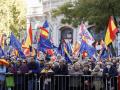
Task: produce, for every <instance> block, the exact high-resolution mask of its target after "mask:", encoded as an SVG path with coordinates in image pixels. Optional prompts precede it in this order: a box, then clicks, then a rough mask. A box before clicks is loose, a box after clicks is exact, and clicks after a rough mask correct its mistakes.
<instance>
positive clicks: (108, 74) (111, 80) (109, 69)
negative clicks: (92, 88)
mask: <svg viewBox="0 0 120 90" xmlns="http://www.w3.org/2000/svg"><path fill="white" fill-rule="evenodd" d="M117 75H118V72H117V68H115V67H114V66H113V64H112V63H111V62H107V65H106V67H105V68H104V69H103V77H104V84H106V81H107V87H104V88H107V89H108V90H110V88H109V86H111V88H116V89H117V87H116V86H115V85H117V84H116V81H115V79H116V78H115V76H117ZM105 86H106V85H105ZM116 89H115V90H116Z"/></svg>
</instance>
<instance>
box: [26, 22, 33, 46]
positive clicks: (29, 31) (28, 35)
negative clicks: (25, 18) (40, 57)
mask: <svg viewBox="0 0 120 90" xmlns="http://www.w3.org/2000/svg"><path fill="white" fill-rule="evenodd" d="M30 46H32V25H31V23H30V27H29V29H28V31H27V38H26V41H25V47H27V48H29V47H30Z"/></svg>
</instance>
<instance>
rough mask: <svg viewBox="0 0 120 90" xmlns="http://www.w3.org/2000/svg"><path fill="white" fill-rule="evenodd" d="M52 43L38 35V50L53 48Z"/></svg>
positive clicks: (43, 50)
mask: <svg viewBox="0 0 120 90" xmlns="http://www.w3.org/2000/svg"><path fill="white" fill-rule="evenodd" d="M53 48H54V45H53V44H52V43H51V42H50V40H49V39H46V38H44V37H42V36H40V40H39V42H38V48H37V49H38V51H42V52H46V50H47V49H53Z"/></svg>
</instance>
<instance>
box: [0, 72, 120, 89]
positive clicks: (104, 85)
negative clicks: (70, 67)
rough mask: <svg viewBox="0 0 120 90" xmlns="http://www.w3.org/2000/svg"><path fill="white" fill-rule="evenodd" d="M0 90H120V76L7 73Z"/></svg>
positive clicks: (1, 80)
mask: <svg viewBox="0 0 120 90" xmlns="http://www.w3.org/2000/svg"><path fill="white" fill-rule="evenodd" d="M0 90H120V77H119V76H118V77H98V76H91V75H82V76H80V75H43V74H41V75H39V74H11V73H7V74H0Z"/></svg>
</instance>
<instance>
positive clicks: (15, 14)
mask: <svg viewBox="0 0 120 90" xmlns="http://www.w3.org/2000/svg"><path fill="white" fill-rule="evenodd" d="M25 15H26V9H25V5H24V0H0V19H1V22H0V31H1V32H2V33H6V34H9V33H10V32H14V34H15V35H16V36H18V34H19V28H20V27H23V28H25V27H26V16H25Z"/></svg>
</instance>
